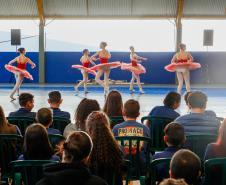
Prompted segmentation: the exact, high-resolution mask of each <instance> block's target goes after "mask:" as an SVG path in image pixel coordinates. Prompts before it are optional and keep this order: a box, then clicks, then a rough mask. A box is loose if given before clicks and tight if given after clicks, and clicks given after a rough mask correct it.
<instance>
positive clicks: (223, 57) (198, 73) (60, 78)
mask: <svg viewBox="0 0 226 185" xmlns="http://www.w3.org/2000/svg"><path fill="white" fill-rule="evenodd" d="M111 54H112V58H111V61H116V60H119V61H123V62H129V53H127V52H112V53H111ZM138 54H139V55H141V56H144V57H147V58H148V61H146V62H143V63H142V64H143V65H144V66H145V67H146V70H147V73H146V74H143V75H141V80H142V82H145V83H150V84H174V83H175V74H174V73H169V72H167V71H165V70H164V66H166V65H167V64H169V63H170V60H171V58H172V56H173V54H174V53H173V52H148V53H147V52H140V53H138ZM192 55H193V57H194V59H195V61H197V62H199V63H201V65H202V68H201V69H198V70H195V71H192V72H191V82H192V83H193V84H200V83H202V84H226V72H225V70H226V52H208V53H207V52H192ZM15 56H16V55H15V53H12V52H7V53H0V83H8V82H10V79H11V80H12V78H11V74H10V73H9V72H7V71H6V70H5V69H4V65H5V64H6V63H7V62H8V61H10V60H11V59H12V58H14V57H15ZM27 56H28V57H29V58H31V60H32V61H34V62H35V63H36V64H37V61H38V53H27ZM80 57H81V53H80V52H46V83H74V82H76V81H77V80H80V79H81V78H82V76H81V73H80V71H79V70H76V69H73V68H71V65H73V64H80V61H79V59H80ZM28 70H29V72H31V74H32V75H33V77H34V81H29V80H26V81H25V82H38V65H37V68H35V69H34V70H31V69H30V67H28ZM90 77H91V78H94V77H93V76H92V75H90ZM110 78H111V79H114V80H127V81H129V80H130V78H131V74H130V72H128V71H121V70H120V69H113V70H112V71H111V74H110Z"/></svg>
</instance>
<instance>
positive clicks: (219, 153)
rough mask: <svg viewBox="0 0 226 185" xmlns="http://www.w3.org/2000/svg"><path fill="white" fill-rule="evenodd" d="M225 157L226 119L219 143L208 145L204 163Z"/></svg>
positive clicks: (222, 125) (220, 132) (219, 135)
mask: <svg viewBox="0 0 226 185" xmlns="http://www.w3.org/2000/svg"><path fill="white" fill-rule="evenodd" d="M224 157H226V119H224V121H223V123H222V124H221V126H220V129H219V134H218V139H217V142H216V143H210V144H208V145H207V148H206V153H205V157H204V161H205V160H208V159H212V158H224Z"/></svg>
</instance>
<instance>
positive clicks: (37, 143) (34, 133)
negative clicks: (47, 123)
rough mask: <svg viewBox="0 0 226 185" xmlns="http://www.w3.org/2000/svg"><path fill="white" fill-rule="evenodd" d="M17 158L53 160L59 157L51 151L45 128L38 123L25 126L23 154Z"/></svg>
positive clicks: (57, 159)
mask: <svg viewBox="0 0 226 185" xmlns="http://www.w3.org/2000/svg"><path fill="white" fill-rule="evenodd" d="M19 160H54V161H59V160H60V158H59V157H58V156H56V155H54V153H53V149H52V146H51V144H50V141H49V138H48V134H47V131H46V128H45V127H44V126H42V125H41V124H39V123H37V124H36V123H35V124H32V125H30V126H28V127H27V129H26V132H25V136H24V147H23V155H21V156H20V157H19Z"/></svg>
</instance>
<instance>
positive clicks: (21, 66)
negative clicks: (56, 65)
mask: <svg viewBox="0 0 226 185" xmlns="http://www.w3.org/2000/svg"><path fill="white" fill-rule="evenodd" d="M18 52H20V56H18V57H16V58H15V59H13V60H11V61H10V62H9V63H8V65H5V68H6V69H7V70H8V71H10V72H12V73H14V74H15V78H16V84H15V86H14V88H13V91H12V93H11V94H10V98H11V100H12V101H14V100H16V99H15V98H14V94H15V93H16V91H17V92H18V94H19V89H20V86H21V84H22V82H23V79H24V77H25V78H28V79H30V80H33V77H32V76H31V74H30V73H29V72H28V71H27V70H26V66H27V63H29V64H30V65H31V68H32V69H33V68H35V67H36V65H35V63H33V62H32V61H31V60H30V59H29V58H28V57H26V56H25V54H26V50H25V48H19V49H18ZM15 62H16V63H17V67H15V66H12V64H13V63H15Z"/></svg>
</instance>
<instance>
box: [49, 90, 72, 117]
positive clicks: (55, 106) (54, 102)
mask: <svg viewBox="0 0 226 185" xmlns="http://www.w3.org/2000/svg"><path fill="white" fill-rule="evenodd" d="M62 102H63V99H61V94H60V92H59V91H52V92H50V93H49V99H48V103H49V105H50V108H51V109H52V110H53V117H62V118H66V119H68V120H70V119H71V116H70V113H69V112H66V111H62V110H60V108H59V107H60V105H61V103H62Z"/></svg>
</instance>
